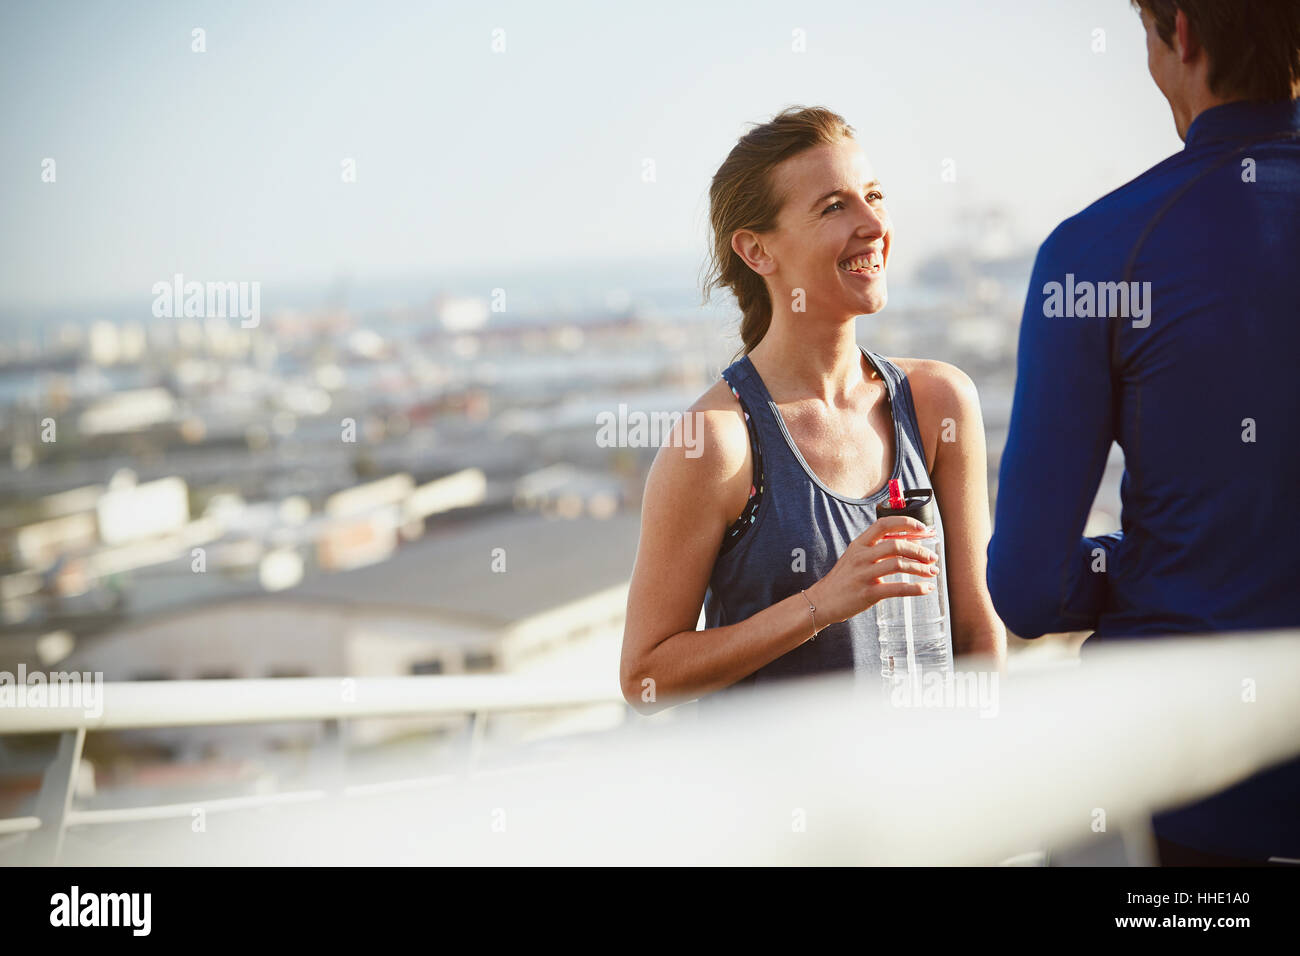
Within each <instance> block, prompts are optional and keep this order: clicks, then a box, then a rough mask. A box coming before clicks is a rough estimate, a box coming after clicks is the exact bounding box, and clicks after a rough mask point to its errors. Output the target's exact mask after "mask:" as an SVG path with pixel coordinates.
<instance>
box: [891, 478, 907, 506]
mask: <svg viewBox="0 0 1300 956" xmlns="http://www.w3.org/2000/svg"><path fill="white" fill-rule="evenodd" d="M889 507H891V508H898V509H900V510H901V509H903V508H906V507H907V501H906V500H904V498H903V483H902V482H901V481H899V480H898V479H897V478H891V479H889Z"/></svg>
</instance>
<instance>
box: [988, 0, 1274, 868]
mask: <svg viewBox="0 0 1300 956" xmlns="http://www.w3.org/2000/svg"><path fill="white" fill-rule="evenodd" d="M1134 6H1136V7H1137V8H1138V10H1139V12H1140V15H1141V19H1142V24H1143V26H1144V27H1145V29H1146V34H1147V53H1148V67H1149V70H1150V73H1151V76H1152V78H1153V79H1154V80H1155V83H1156V86H1157V87H1159V89H1160V91H1161V93H1162V94H1164V96H1165V98H1166V99H1167V100H1168V101H1169V105H1170V107H1171V109H1172V111H1173V116H1174V122H1175V124H1176V126H1177V129H1178V135H1179V137H1180V138H1181V139H1183V141H1184V144H1185V145H1184V147H1183V149H1182V150H1181V151H1180V152H1178V153H1176V154H1175V155H1173V156H1171V157H1169V158H1168V159H1166V160H1165V161H1163V162H1161V163H1159V164H1158V165H1156V166H1154V167H1152V168H1151V169H1149V170H1147V171H1146V172H1145V173H1143V174H1142V175H1141V176H1139V177H1137V178H1136V179H1134V180H1133V181H1132V182H1130V183H1128V184H1127V185H1125V186H1122V187H1121V188H1119V189H1117V190H1115V191H1114V192H1112V193H1110V194H1109V195H1107V196H1105V197H1103V198H1102V199H1100V200H1098V201H1097V202H1095V203H1093V204H1092V205H1091V206H1089V207H1088V208H1087V209H1085V210H1084V211H1083V212H1081V213H1079V214H1078V215H1076V216H1073V217H1072V218H1070V219H1067V220H1066V221H1065V222H1063V223H1061V224H1060V225H1059V226H1058V227H1057V228H1056V229H1055V231H1053V232H1052V234H1051V235H1050V236H1049V237H1048V239H1047V241H1046V242H1044V243H1043V245H1042V247H1041V248H1040V250H1039V252H1038V257H1037V260H1036V262H1035V264H1034V270H1033V277H1032V279H1031V280H1030V284H1029V294H1028V298H1027V300H1026V303H1025V310H1024V316H1023V319H1022V322H1021V327H1020V342H1019V352H1018V357H1017V380H1016V389H1015V399H1014V405H1013V409H1012V414H1011V425H1010V435H1009V437H1008V440H1007V444H1006V448H1005V451H1004V453H1003V456H1002V461H1001V465H1000V478H999V484H998V496H997V509H996V515H995V523H994V534H993V537H992V540H991V542H990V544H989V550H988V557H989V561H988V572H987V574H988V585H989V593H990V594H991V596H992V599H993V603H994V606H995V607H996V609H997V611H998V614H999V615H1000V617H1001V618H1002V620H1003V621H1004V622H1005V623H1006V625H1007V628H1008V629H1009V630H1010V631H1011V632H1013V633H1015V634H1018V635H1019V636H1021V637H1023V638H1034V637H1038V636H1040V635H1042V634H1045V633H1049V632H1063V631H1082V630H1091V631H1093V632H1094V633H1093V634H1092V636H1091V637H1090V638H1089V640H1088V642H1087V643H1086V644H1085V653H1086V651H1087V650H1088V649H1090V648H1091V647H1092V646H1094V645H1095V642H1099V641H1112V640H1122V639H1132V638H1135V637H1144V636H1156V635H1170V634H1179V633H1182V634H1192V633H1206V632H1213V631H1222V630H1227V631H1246V630H1252V629H1274V628H1296V627H1300V586H1298V585H1300V546H1298V544H1297V538H1298V537H1300V384H1298V381H1297V373H1296V365H1297V362H1298V361H1300V99H1297V97H1300V2H1296V0H1135V3H1134ZM1112 442H1116V443H1118V444H1119V446H1120V447H1121V448H1122V449H1123V452H1124V466H1125V470H1124V476H1123V479H1122V482H1121V486H1120V494H1121V498H1122V502H1123V510H1122V515H1121V525H1122V530H1120V531H1115V532H1113V533H1110V534H1102V535H1098V536H1095V537H1085V536H1084V534H1083V531H1084V526H1085V523H1086V521H1087V518H1088V514H1089V511H1090V509H1091V506H1092V503H1093V501H1094V499H1095V496H1096V493H1097V487H1098V483H1099V481H1100V479H1101V475H1102V471H1103V469H1104V467H1105V463H1106V459H1107V457H1108V454H1109V452H1110V448H1111V443H1112ZM1230 664H1231V662H1230V661H1227V660H1225V666H1230ZM1244 676H1249V675H1244ZM1155 830H1156V835H1157V837H1158V838H1159V845H1160V848H1161V858H1162V861H1164V862H1166V863H1169V862H1175V863H1212V862H1220V861H1228V862H1241V861H1254V862H1264V861H1267V860H1269V859H1270V858H1273V859H1274V860H1276V859H1277V858H1279V857H1282V858H1295V859H1300V761H1293V762H1292V763H1290V764H1284V765H1282V766H1280V767H1278V768H1274V769H1273V770H1271V771H1268V772H1266V773H1265V774H1262V775H1259V776H1257V777H1256V778H1253V779H1252V780H1250V781H1248V782H1246V783H1245V784H1243V785H1241V786H1239V787H1235V788H1233V789H1232V790H1230V791H1227V792H1225V793H1224V794H1222V795H1219V796H1217V797H1215V798H1212V799H1211V800H1208V801H1204V802H1202V803H1199V804H1196V805H1193V806H1191V807H1187V808H1184V809H1181V810H1178V811H1175V812H1173V813H1168V814H1162V815H1160V816H1157V817H1156V819H1155Z"/></svg>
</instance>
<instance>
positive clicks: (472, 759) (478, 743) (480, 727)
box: [465, 710, 487, 773]
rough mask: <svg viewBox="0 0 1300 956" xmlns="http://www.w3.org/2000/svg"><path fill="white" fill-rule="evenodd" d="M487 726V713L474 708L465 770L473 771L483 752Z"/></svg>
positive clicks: (470, 716)
mask: <svg viewBox="0 0 1300 956" xmlns="http://www.w3.org/2000/svg"><path fill="white" fill-rule="evenodd" d="M486 728H487V714H485V713H483V712H482V711H481V710H472V711H470V714H469V746H468V747H467V748H466V750H467V753H466V757H465V772H466V773H473V772H474V768H475V767H477V766H478V760H479V756H480V755H481V754H482V753H483V738H484V734H485V732H486Z"/></svg>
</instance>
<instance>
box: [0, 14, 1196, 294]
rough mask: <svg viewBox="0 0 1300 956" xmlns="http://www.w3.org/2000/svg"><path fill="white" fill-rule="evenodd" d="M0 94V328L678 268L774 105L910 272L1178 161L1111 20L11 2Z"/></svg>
mask: <svg viewBox="0 0 1300 956" xmlns="http://www.w3.org/2000/svg"><path fill="white" fill-rule="evenodd" d="M196 27H201V28H203V29H204V30H205V31H206V47H207V49H206V52H204V53H195V52H192V50H191V44H192V42H193V40H192V34H191V31H192V30H193V29H194V28H196ZM496 28H500V29H502V30H504V31H505V34H504V35H505V46H506V49H505V51H504V52H502V53H495V52H493V50H492V40H493V30H494V29H496ZM1098 28H1100V29H1102V30H1104V31H1105V52H1103V53H1096V52H1093V45H1094V30H1096V29H1098ZM796 29H798V30H803V31H805V35H806V43H807V49H806V52H802V53H798V52H794V51H793V50H792V38H793V31H795V30H796ZM0 90H3V92H2V93H0V97H2V98H3V99H2V102H3V116H2V117H0V118H2V119H3V123H0V142H2V144H3V148H2V149H0V217H2V219H3V233H2V238H0V244H2V245H0V306H13V305H24V306H35V305H55V304H66V303H71V302H78V301H86V302H93V301H97V300H101V299H104V298H122V297H130V296H134V295H139V296H140V297H141V300H142V301H143V302H145V303H148V302H149V301H151V299H152V295H151V293H150V288H151V286H152V285H153V283H154V282H156V281H159V280H160V279H166V278H169V277H170V276H172V274H173V273H176V272H180V273H183V274H184V275H185V276H186V278H187V279H199V280H257V281H260V282H262V283H263V286H267V285H268V284H273V283H277V282H279V283H287V282H299V281H306V282H311V281H315V280H320V281H321V282H328V281H329V280H330V278H331V276H334V275H337V274H339V273H341V272H342V273H347V274H351V275H353V276H357V277H383V276H388V275H393V276H397V275H410V274H413V273H414V274H422V273H425V272H428V271H432V270H435V269H439V270H440V269H445V268H446V267H448V266H484V267H488V268H490V269H498V268H499V269H500V270H501V272H502V275H503V279H502V282H507V281H508V276H509V270H510V269H511V268H520V267H524V266H536V265H537V264H542V263H548V262H561V261H566V260H574V259H598V258H602V257H607V256H617V257H620V258H627V257H638V256H646V257H647V258H648V259H649V258H655V259H662V258H664V257H668V256H680V257H681V258H682V259H683V260H684V261H685V260H687V259H688V258H694V259H695V260H698V259H699V258H700V257H701V256H702V255H703V250H704V223H705V214H706V205H705V200H706V197H707V189H708V183H709V178H710V177H711V175H712V173H713V171H714V170H715V169H716V168H717V166H718V164H719V163H721V161H722V159H723V158H724V157H725V155H726V153H727V151H728V149H730V147H731V145H732V144H733V143H734V141H735V138H736V137H737V136H738V135H740V134H741V133H742V132H744V130H745V129H746V128H747V127H746V124H747V123H748V122H751V121H759V120H763V119H766V118H769V117H770V116H771V115H772V114H773V113H775V112H776V111H777V110H779V109H780V108H782V107H783V106H786V105H789V104H794V103H803V104H819V105H825V106H829V107H831V108H832V109H835V110H837V111H839V112H840V113H842V114H844V116H845V117H846V118H847V119H848V121H849V122H850V123H851V124H853V125H854V126H855V127H856V128H857V129H858V131H859V138H860V139H861V140H862V141H863V143H864V145H865V146H866V149H867V153H868V155H869V157H870V158H871V159H872V161H873V164H874V165H875V168H876V171H877V173H878V174H879V175H880V177H881V179H882V180H883V182H884V185H885V187H886V190H887V193H888V202H889V205H890V208H891V212H892V214H893V217H894V222H895V229H896V238H895V244H894V245H895V263H896V264H897V265H899V266H901V267H903V269H904V270H906V269H907V267H908V266H909V265H910V264H914V263H915V261H916V258H917V257H918V256H919V255H920V254H923V253H924V252H926V251H929V250H932V249H935V248H938V247H941V246H943V245H944V244H946V243H948V242H950V241H952V239H953V238H954V236H956V235H957V231H956V229H955V225H956V215H955V213H956V210H957V209H958V208H959V207H960V205H961V204H962V203H969V202H979V203H985V202H992V203H998V204H1001V205H1004V206H1006V207H1007V208H1008V210H1009V211H1010V212H1011V213H1012V214H1013V215H1014V217H1015V221H1016V223H1017V225H1018V227H1019V232H1020V234H1021V236H1022V237H1023V238H1025V239H1026V240H1032V241H1035V242H1036V241H1038V240H1041V239H1042V238H1043V237H1044V236H1045V235H1046V233H1047V231H1049V230H1050V228H1051V227H1052V226H1053V225H1054V224H1055V223H1056V222H1057V221H1059V220H1060V219H1062V218H1064V217H1066V216H1068V215H1071V214H1072V213H1074V212H1077V211H1078V210H1079V209H1080V208H1082V207H1083V206H1085V205H1087V203H1088V202H1090V201H1091V200H1092V199H1094V198H1096V197H1098V196H1100V195H1101V194H1103V193H1105V192H1107V191H1109V190H1111V189H1113V188H1115V187H1116V186H1119V185H1121V184H1122V183H1124V182H1126V181H1127V180H1129V179H1131V178H1132V177H1133V176H1135V175H1137V174H1138V173H1140V172H1141V171H1142V170H1143V169H1145V168H1147V167H1148V166H1150V165H1152V164H1153V163H1155V162H1157V161H1159V160H1160V159H1161V158H1163V157H1164V156H1166V155H1168V154H1169V153H1171V152H1174V151H1176V150H1177V149H1179V148H1181V143H1180V142H1179V140H1178V138H1177V135H1176V133H1175V132H1174V127H1173V122H1172V120H1171V118H1170V116H1169V111H1168V107H1167V106H1166V104H1165V102H1164V100H1163V99H1162V98H1161V97H1160V94H1159V93H1158V91H1157V90H1156V89H1155V87H1154V85H1153V84H1152V83H1151V81H1150V78H1149V77H1148V75H1147V72H1146V53H1145V47H1144V41H1143V34H1142V28H1141V24H1140V23H1139V21H1138V18H1137V14H1136V13H1135V12H1134V11H1133V10H1132V9H1131V7H1130V6H1129V3H1128V0H925V2H914V0H890V2H885V0H859V2H856V3H844V2H837V3H798V4H796V3H771V2H757V0H746V2H728V3H716V2H688V0H661V2H655V3H647V4H638V5H627V4H610V3H597V2H592V3H576V2H563V3H544V2H536V0H534V2H519V3H472V4H471V3H439V2H432V3H431V2H418V3H417V2H410V3H406V2H355V3H346V4H345V3H321V2H285V0H274V2H231V0H220V2H216V0H212V2H178V0H166V2H127V0H123V2H113V3H109V2H85V3H80V2H77V3H74V2H62V0H48V2H35V0H32V2H18V0H9V2H6V3H4V5H3V8H2V9H0ZM46 158H53V159H54V160H55V163H56V167H55V169H56V176H57V179H56V181H55V182H54V183H52V184H50V183H43V182H42V181H41V173H42V161H43V160H44V159H46ZM347 158H351V159H353V160H355V163H356V182H354V183H344V182H342V181H341V178H342V177H341V168H342V167H341V163H342V161H343V160H344V159H347ZM647 158H649V159H653V160H654V163H655V172H656V181H655V182H653V183H646V182H643V181H642V169H643V160H644V159H647ZM947 158H951V159H953V160H954V162H955V169H956V174H957V182H956V183H944V182H942V181H941V178H940V173H941V171H942V163H943V161H944V160H945V159H947ZM694 278H695V276H694V273H693V272H692V273H691V274H689V275H684V276H683V280H684V282H686V283H690V282H692V281H694Z"/></svg>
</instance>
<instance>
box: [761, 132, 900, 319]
mask: <svg viewBox="0 0 1300 956" xmlns="http://www.w3.org/2000/svg"><path fill="white" fill-rule="evenodd" d="M774 185H775V186H776V188H777V195H780V196H784V197H785V202H784V205H783V206H782V207H781V212H780V214H779V216H778V217H777V228H776V229H775V230H773V231H772V232H769V233H764V234H763V235H762V236H760V237H759V242H758V243H757V244H756V245H755V246H753V247H751V248H754V249H756V248H757V246H758V245H761V247H762V250H763V252H764V253H765V254H766V256H767V257H768V258H767V260H766V261H765V264H766V268H764V269H761V270H759V271H760V272H761V274H763V275H765V276H766V277H767V280H768V283H769V285H770V287H771V291H772V292H773V294H774V295H779V296H785V297H787V298H786V301H790V302H798V297H797V294H796V291H795V290H798V289H802V290H803V292H804V296H803V298H804V309H805V311H809V312H816V313H817V314H819V315H826V314H830V315H847V316H854V315H865V314H868V313H872V312H879V311H880V310H881V309H883V308H884V307H885V302H886V301H887V299H888V292H887V290H886V287H885V267H886V265H887V264H888V262H889V245H890V240H891V239H892V237H893V227H892V226H891V224H890V221H889V213H888V212H886V211H885V194H884V192H883V191H882V188H881V186H880V184H879V183H878V182H877V181H876V177H875V175H874V174H873V173H872V171H871V167H870V165H869V164H868V163H867V157H866V154H865V153H864V152H863V151H862V147H861V146H859V145H858V144H857V143H856V142H855V141H854V140H852V139H849V138H847V137H841V138H840V139H839V140H838V141H837V142H836V143H835V144H834V145H829V146H818V147H815V148H813V149H809V150H805V151H804V152H802V153H800V154H799V155H797V156H792V157H791V158H790V159H787V160H785V162H783V163H781V165H780V166H778V167H777V168H776V169H775V170H774ZM773 301H774V304H775V302H776V300H775V299H774V300H773Z"/></svg>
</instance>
